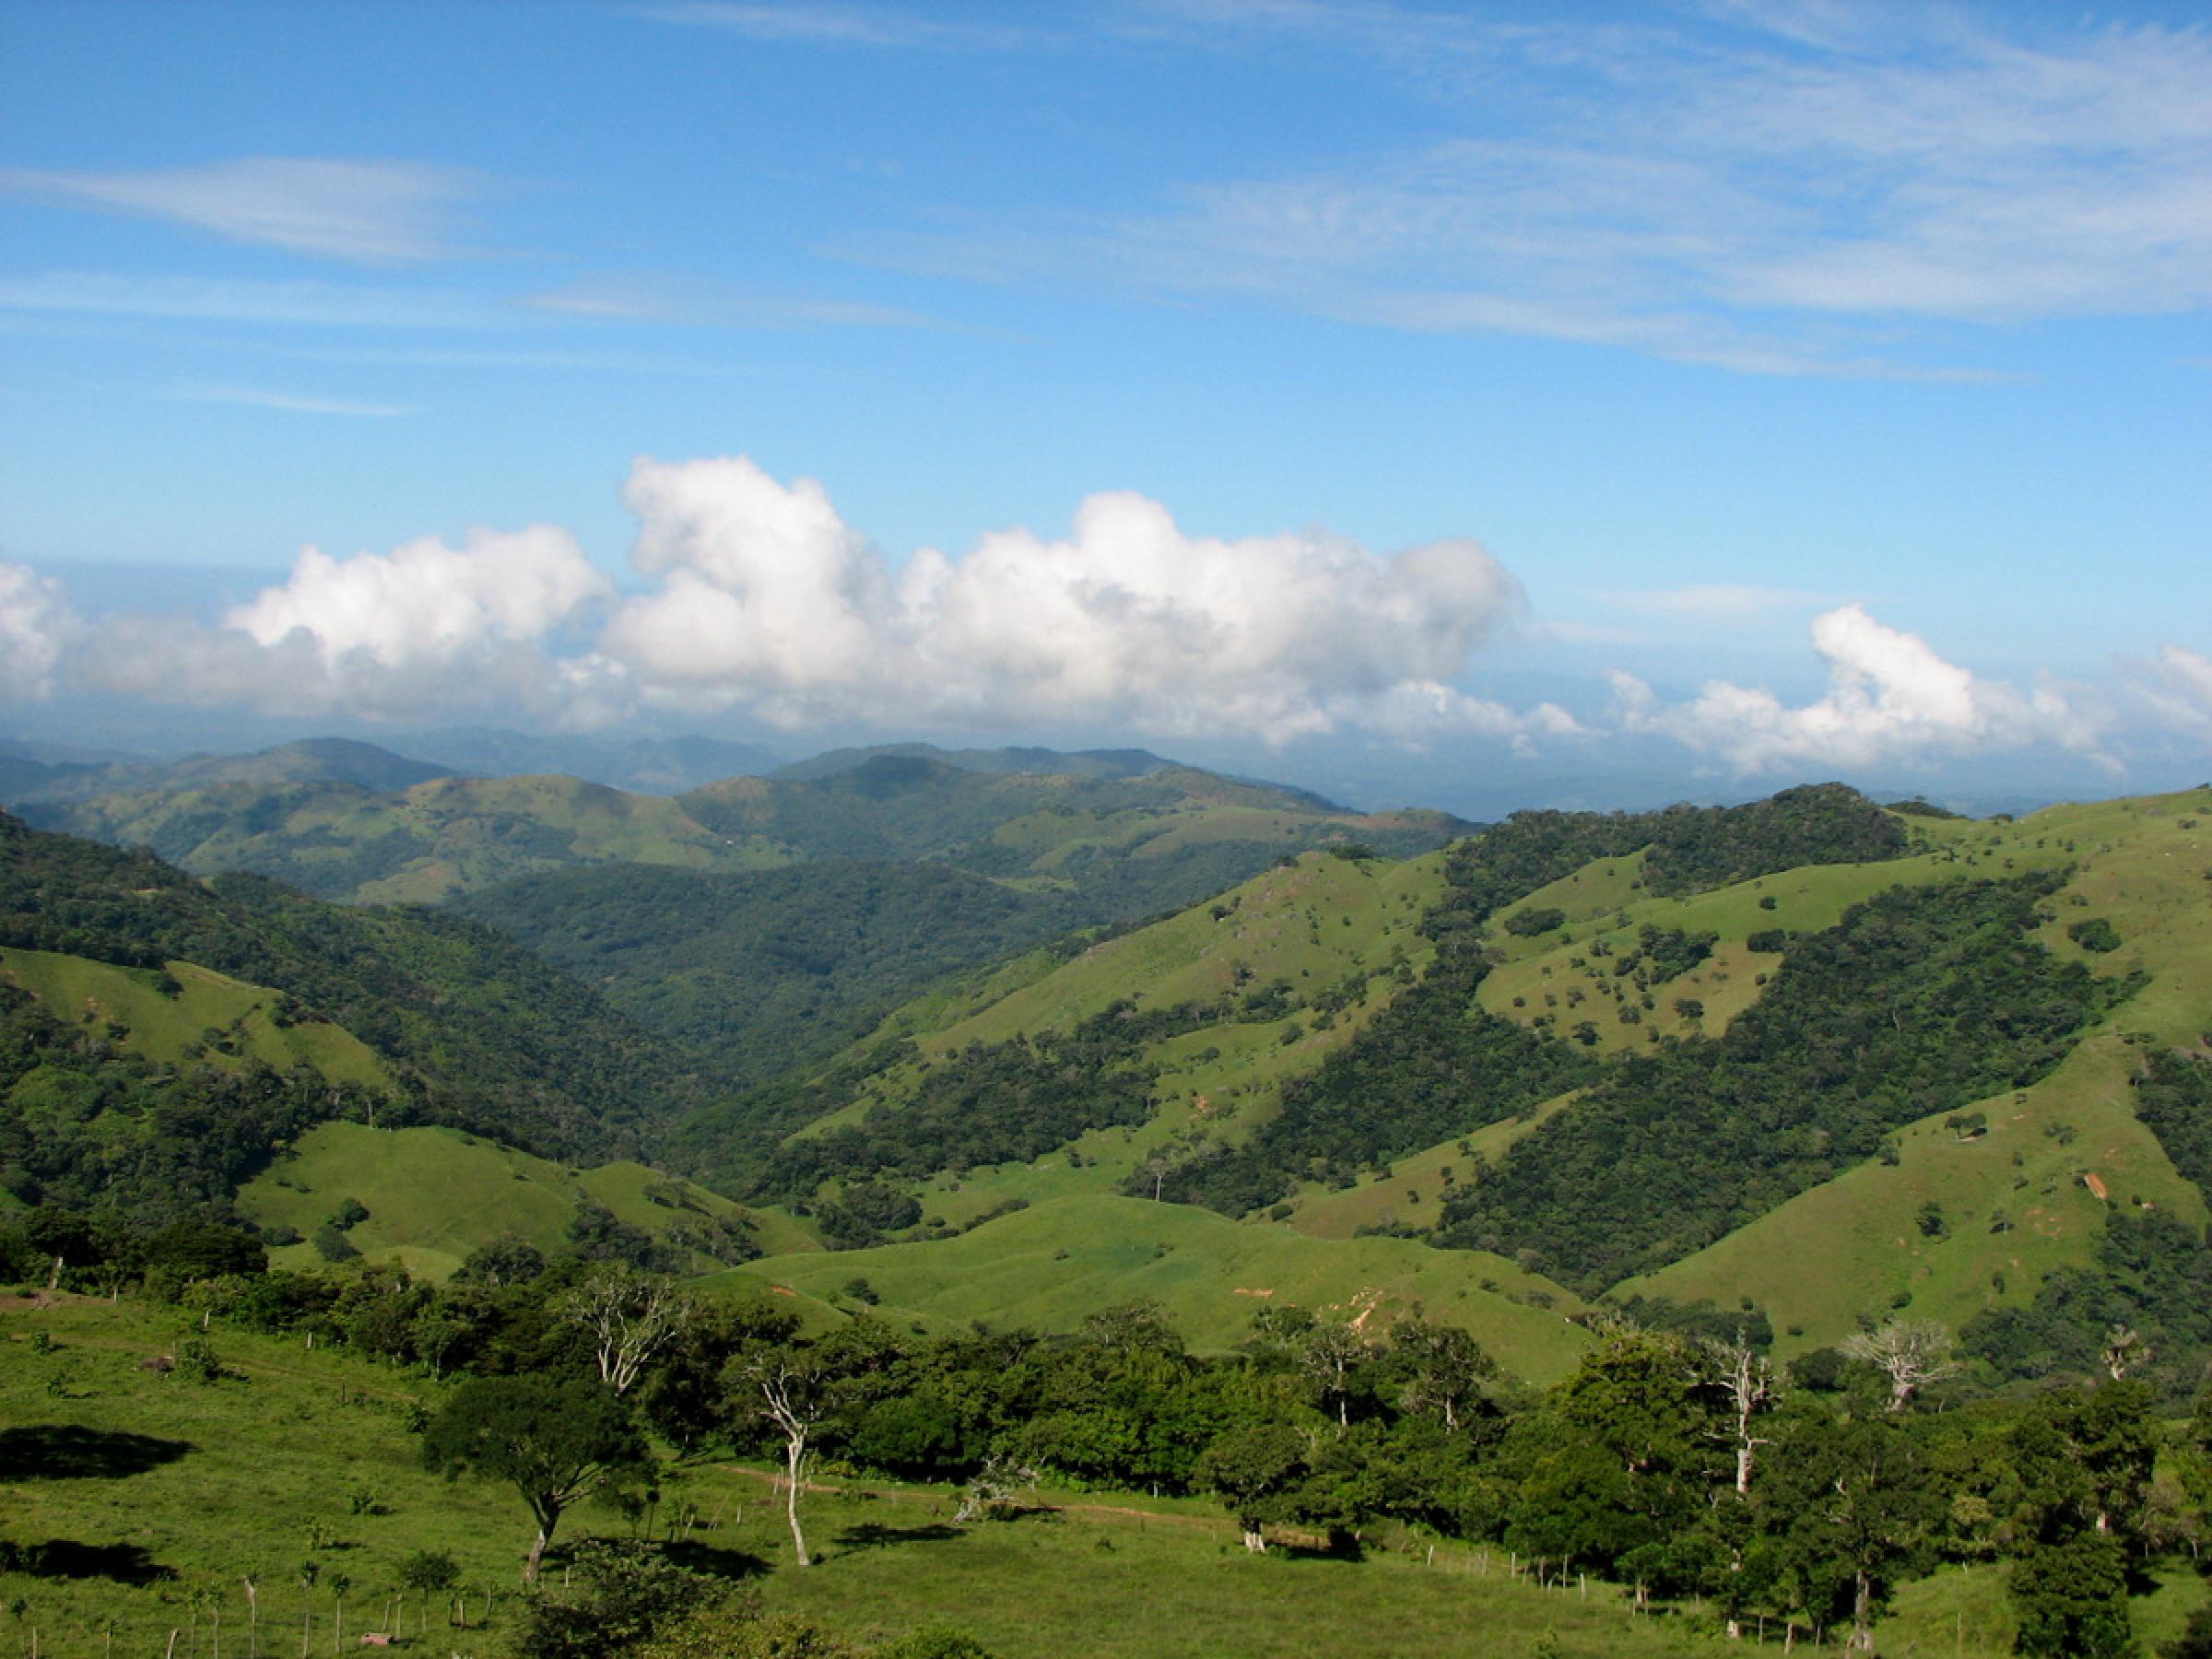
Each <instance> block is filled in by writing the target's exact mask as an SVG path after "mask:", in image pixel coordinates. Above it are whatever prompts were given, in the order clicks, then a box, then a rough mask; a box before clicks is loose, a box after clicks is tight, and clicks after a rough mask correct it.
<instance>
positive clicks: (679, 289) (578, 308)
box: [520, 274, 941, 329]
mask: <svg viewBox="0 0 2212 1659" xmlns="http://www.w3.org/2000/svg"><path fill="white" fill-rule="evenodd" d="M520 303H521V304H523V305H524V306H525V307H527V308H528V309H530V310H532V311H536V312H549V313H552V314H555V315H559V316H564V317H577V318H583V319H593V318H600V319H606V320H610V321H618V322H625V323H666V324H684V325H692V326H702V327H710V328H769V329H776V328H934V327H938V326H941V324H937V323H936V322H935V320H934V319H932V318H930V317H926V316H924V315H923V314H922V313H921V312H913V311H908V310H906V309H905V308H903V307H900V306H889V305H873V304H868V303H865V302H862V301H855V300H823V299H808V298H803V297H797V296H791V295H776V294H760V293H755V292H753V291H751V290H750V289H747V288H740V287H738V286H737V285H735V284H734V283H725V282H716V281H713V280H712V279H709V278H705V277H677V276H664V275H637V274H630V275H622V274H608V275H602V276H597V277H584V278H582V279H580V280H578V281H576V282H572V283H570V284H568V285H566V286H565V287H562V288H549V289H547V290H546V291H544V292H542V293H536V294H531V295H527V296H525V297H524V299H523V300H521V302H520Z"/></svg>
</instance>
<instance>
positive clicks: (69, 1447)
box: [0, 1423, 199, 1480]
mask: <svg viewBox="0 0 2212 1659" xmlns="http://www.w3.org/2000/svg"><path fill="white" fill-rule="evenodd" d="M198 1450H199V1448H198V1447H197V1446H195V1445H194V1444H193V1443H192V1442H191V1441H173V1440H160V1439H158V1438H156V1437H155V1436H153V1435H150V1434H132V1433H130V1432H129V1431H128V1430H122V1429H85V1428H80V1427H78V1426H77V1425H76V1424H74V1423H33V1424H30V1425H28V1426H27V1427H24V1428H20V1429H5V1430H0V1480H120V1479H121V1478H123V1477H124V1476H126V1475H143V1474H145V1473H146V1472H147V1470H148V1469H158V1468H159V1467H160V1466H161V1465H163V1464H167V1463H174V1462H176V1461H177V1459H178V1458H180V1457H182V1456H183V1455H185V1453H189V1452H196V1451H198Z"/></svg>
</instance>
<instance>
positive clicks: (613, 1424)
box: [422, 1376, 651, 1583]
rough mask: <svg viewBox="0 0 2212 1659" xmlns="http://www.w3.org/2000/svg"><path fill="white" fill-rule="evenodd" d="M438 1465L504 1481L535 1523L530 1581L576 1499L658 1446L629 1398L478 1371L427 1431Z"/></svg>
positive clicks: (593, 1385)
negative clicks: (634, 1415) (650, 1442)
mask: <svg viewBox="0 0 2212 1659" xmlns="http://www.w3.org/2000/svg"><path fill="white" fill-rule="evenodd" d="M422 1455H423V1462H424V1464H425V1465H427V1466H428V1467H429V1468H430V1469H432V1470H434V1471H437V1472H439V1473H441V1474H443V1475H444V1476H445V1477H447V1478H448V1479H452V1478H453V1477H458V1476H460V1475H462V1474H470V1475H474V1476H477V1477H479V1478H481V1479H486V1480H503V1481H506V1482H507V1483H508V1484H509V1485H511V1486H512V1487H513V1488H514V1489H515V1490H516V1491H517V1492H519V1493H520V1494H521V1495H522V1499H523V1501H524V1504H525V1505H527V1506H528V1508H529V1511H530V1515H531V1518H532V1519H533V1520H535V1522H536V1523H537V1535H536V1537H535V1538H534V1539H533V1540H532V1542H531V1545H530V1550H529V1554H528V1555H527V1557H526V1558H525V1559H524V1568H523V1578H524V1582H525V1583H536V1581H537V1570H538V1563H539V1561H540V1559H542V1558H543V1557H544V1555H545V1552H546V1546H547V1544H548V1543H550V1542H551V1541H552V1538H553V1529H554V1528H555V1527H557V1526H558V1525H559V1524H560V1517H561V1516H562V1515H563V1514H564V1513H565V1512H567V1511H568V1510H569V1508H570V1506H571V1505H572V1504H574V1503H575V1502H577V1501H578V1500H580V1499H582V1498H584V1497H586V1496H587V1495H589V1494H590V1493H591V1492H593V1491H594V1490H596V1489H597V1488H599V1487H600V1486H601V1485H602V1484H604V1483H605V1482H606V1481H607V1480H609V1479H613V1478H616V1477H619V1476H622V1475H625V1474H628V1473H630V1472H632V1471H635V1470H640V1469H642V1468H644V1467H646V1466H647V1465H648V1464H649V1462H650V1460H651V1453H649V1452H648V1451H647V1449H646V1445H645V1441H644V1438H643V1437H642V1436H641V1434H640V1433H639V1432H638V1429H637V1425H636V1424H635V1423H633V1422H632V1421H631V1420H630V1417H629V1411H628V1410H627V1409H626V1408H625V1407H624V1406H623V1404H622V1402H621V1401H620V1400H618V1399H617V1398H616V1397H615V1395H614V1394H611V1393H610V1392H608V1391H607V1390H606V1388H604V1387H602V1386H601V1385H600V1384H599V1383H597V1382H592V1381H590V1380H588V1379H584V1378H569V1379H556V1378H552V1377H545V1376H525V1377H478V1378H476V1379H474V1380H473V1381H471V1382H465V1383H464V1384H462V1386H461V1387H460V1388H459V1389H457V1390H455V1391H454V1393H453V1397H452V1398H451V1399H450V1400H448V1401H447V1402H446V1404H445V1406H444V1408H443V1409H442V1410H441V1411H440V1412H439V1413H438V1415H437V1416H436V1417H434V1418H431V1419H430V1423H429V1429H428V1430H427V1431H426V1432H425V1434H424V1435H423V1442H422Z"/></svg>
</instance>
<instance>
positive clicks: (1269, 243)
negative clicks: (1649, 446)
mask: <svg viewBox="0 0 2212 1659" xmlns="http://www.w3.org/2000/svg"><path fill="white" fill-rule="evenodd" d="M1139 15H1140V16H1142V17H1143V18H1147V19H1148V21H1149V24H1150V26H1151V27H1152V28H1153V29H1156V30H1158V31H1160V32H1163V33H1165V34H1166V35H1168V36H1169V37H1171V38H1172V39H1175V40H1179V41H1183V42H1186V43H1187V44H1188V45H1189V46H1190V47H1191V48H1192V49H1193V50H1211V51H1234V50H1238V49H1240V47H1241V46H1244V45H1247V44H1249V43H1250V42H1251V41H1253V40H1255V39H1265V38H1267V37H1270V36H1289V37H1295V38H1298V39H1300V40H1303V41H1306V42H1307V43H1309V44H1311V43H1314V42H1316V41H1323V42H1325V43H1326V44H1327V45H1328V46H1329V47H1331V48H1332V49H1334V50H1337V51H1340V52H1343V53H1347V54H1349V56H1351V57H1352V58H1355V59H1364V60H1366V61H1368V62H1370V63H1371V65H1376V66H1378V67H1379V69H1380V70H1381V72H1382V73H1383V74H1385V75H1386V76H1397V77H1399V79H1400V83H1401V84H1402V85H1403V86H1405V87H1406V88H1410V89H1411V91H1412V93H1413V95H1414V96H1415V97H1416V98H1418V100H1420V101H1421V103H1422V106H1423V109H1424V112H1425V113H1424V124H1427V125H1429V126H1431V127H1441V128H1443V129H1444V130H1443V131H1441V133H1440V134H1439V135H1437V136H1435V137H1433V138H1431V139H1429V140H1427V141H1425V142H1422V143H1419V144H1414V145H1405V144H1399V145H1387V146H1381V147H1373V148H1371V149H1370V150H1368V151H1367V152H1365V153H1357V154H1353V155H1350V156H1348V157H1347V159H1343V160H1341V161H1338V162H1335V163H1333V164H1331V165H1329V166H1326V167H1321V168H1305V169H1300V170H1295V171H1249V172H1246V173H1244V174H1241V175H1218V176H1213V177H1193V178H1187V179H1185V180H1184V181H1183V182H1181V183H1180V184H1179V185H1176V186H1173V187H1171V188H1170V189H1168V190H1166V191H1164V192H1163V193H1162V195H1161V201H1160V205H1159V207H1158V208H1157V209H1156V210H1154V211H1152V212H1148V213H1135V214H1125V215H1121V216H1117V217H1112V218H1106V217H1100V216H1095V215H1094V216H1090V217H1088V218H1080V217H1077V216H1070V215H1063V216H1059V217H1056V218H1053V219H1052V220H1050V221H1047V220H1043V219H1031V220H1030V221H1029V222H1026V223H1024V222H1005V221H1001V222H998V223H996V224H992V223H982V224H967V225H963V226H962V227H961V229H959V232H958V233H957V235H935V236H928V237H920V236H917V237H912V238H909V239H908V240H907V241H905V242H904V243H903V244H902V245H901V244H897V243H894V244H891V245H892V246H893V247H894V248H895V249H896V252H895V253H894V257H899V258H902V259H905V260H908V261H910V262H912V263H915V264H918V265H923V266H925V267H929V268H935V269H940V270H946V271H950V272H955V273H958V274H962V275H967V276H971V277H985V278H994V279H1004V277H1006V275H1007V274H1008V273H1014V274H1027V275H1030V276H1049V277H1055V278H1059V279H1073V280H1081V281H1084V282H1089V283H1098V282H1110V283H1119V284H1124V285H1127V286H1133V287H1136V288H1147V289H1153V290H1159V291H1174V292H1183V293H1209V292H1210V293H1221V294H1229V295H1236V296H1241V297H1246V298H1257V299H1261V300H1268V301H1272V302H1275V303H1277V304H1281V305H1284V306H1287V307H1290V308H1295V309H1300V310H1304V311H1308V312H1317V313H1321V314H1325V315H1330V316H1335V317H1341V318H1345V319H1348V320H1353V321H1357V322H1362V323H1367V324H1374V325H1378V326H1383V327H1390V328H1398V329H1406V330H1414V331H1430V332H1465V333H1473V332H1494V333H1507V334H1519V335H1537V336H1543V337H1547V338H1555V339H1563V340H1571V341H1578V342H1586V343H1592V344H1601V345H1611V346H1618V347H1626V348H1629V349H1632V350H1636V351H1641V352H1645V353H1649V354H1652V355H1655V356H1660V357H1666V358H1673V359H1681V360H1685V361H1692V362H1700V363H1709V364H1713V365H1717V366H1721V367H1724V368H1728V369H1733V370H1737V371H1747V372H1758V373H1827V374H1855V375H1867V374H1874V375H1888V376H1911V377H1916V378H1917V377H1931V378H1939V379H1952V378H1981V376H1980V374H1979V373H1978V371H1972V370H1971V369H1967V368H1962V367H1961V366H1959V364H1957V363H1947V362H1929V361H1925V360H1923V359H1925V358H1926V356H1927V352H1926V349H1925V347H1926V337H1925V336H1926V335H1928V334H1929V333H1931V332H1936V331H1940V330H1942V329H1945V328H1948V327H1955V326H1956V325H1958V324H1980V325H1988V324H2009V323H2017V322H2021V321H2028V320H2037V319H2046V318H2066V317H2078V316H2087V315H2113V314H2128V313H2151V312H2183V311H2194V310H2197V309H2200V308H2202V307H2204V306H2206V304H2208V303H2212V98H2207V97H2206V88H2207V86H2212V33H2207V32H2206V31H2203V30H2196V29H2161V28H2158V27H2139V28H2119V27H2102V26H2098V25H2094V24H2084V25H2081V26H2079V27H2077V28H2073V29H2060V28H2055V27H2050V26H2046V25H2044V24H2042V23H2041V22H2028V21H2022V22H2020V23H2018V24H2014V25H2011V26H2009V27H2006V25H2007V23H2008V21H2009V20H2008V19H2006V18H2004V15H2003V14H1994V15H1993V16H1994V21H1976V20H1973V19H1971V18H1967V17H1965V16H1964V15H1962V14H1957V13H1952V12H1948V11H1936V10H1934V9H1929V10H1926V11H1919V10H1905V9H1890V10H1881V11H1879V12H1873V11H1869V10H1866V9H1865V8H1852V7H1829V6H1794V7H1783V8H1780V9H1773V8H1767V7H1757V8H1754V7H1749V6H1736V7H1731V8H1715V9H1709V10H1708V11H1706V12H1704V13H1703V14H1700V13H1697V12H1694V11H1693V12H1688V13H1682V14H1677V15H1675V16H1672V17H1667V16H1658V17H1653V18H1647V19H1639V20H1635V21H1631V22H1627V23H1615V24H1609V25H1594V24H1591V23H1589V22H1587V21H1586V20H1584V19H1582V18H1576V19H1574V20H1572V21H1571V22H1560V23H1557V24H1553V23H1546V22H1535V23H1524V22H1509V21H1505V20H1500V19H1498V18H1483V17H1467V16H1465V15H1461V14H1458V13H1454V12H1449V11H1438V10H1423V11H1415V10H1411V9H1407V8H1403V7H1398V6H1385V5H1370V6H1314V5H1301V4H1287V5H1286V4H1265V5H1245V4H1228V5H1210V6H1197V7H1192V6H1155V7H1151V8H1149V9H1148V10H1145V11H1143V12H1141V13H1140V14H1139ZM843 251H844V252H846V253H849V254H850V255H852V256H853V257H857V258H867V257H870V253H869V252H868V251H867V250H866V249H864V248H862V247H860V246H859V245H858V244H857V243H856V244H854V245H853V246H852V247H849V248H847V249H845V250H843ZM1900 330H1901V331H1902V334H1901V337H1900ZM1943 337H1948V336H1943Z"/></svg>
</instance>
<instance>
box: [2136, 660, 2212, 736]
mask: <svg viewBox="0 0 2212 1659" xmlns="http://www.w3.org/2000/svg"><path fill="white" fill-rule="evenodd" d="M2135 689H2136V693H2137V694H2138V695H2140V696H2141V697H2142V698H2143V700H2145V701H2146V702H2147V703H2149V704H2150V706H2151V708H2152V709H2153V710H2154V711H2156V712H2158V713H2159V715H2160V716H2161V717H2163V718H2164V719H2165V720H2166V721H2167V722H2168V723H2169V724H2173V725H2179V726H2185V727H2193V728H2195V729H2198V730H2205V729H2212V657H2207V656H2206V655H2204V654H2203V653H2200V652H2194V651H2191V650H2189V649H2188V648H2187V647H2186V646H2182V645H2165V646H2161V647H2160V648H2159V655H2158V660H2157V661H2156V662H2155V663H2153V664H2152V665H2151V667H2150V673H2149V676H2148V677H2147V678H2138V679H2137V680H2136V685H2135Z"/></svg>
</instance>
